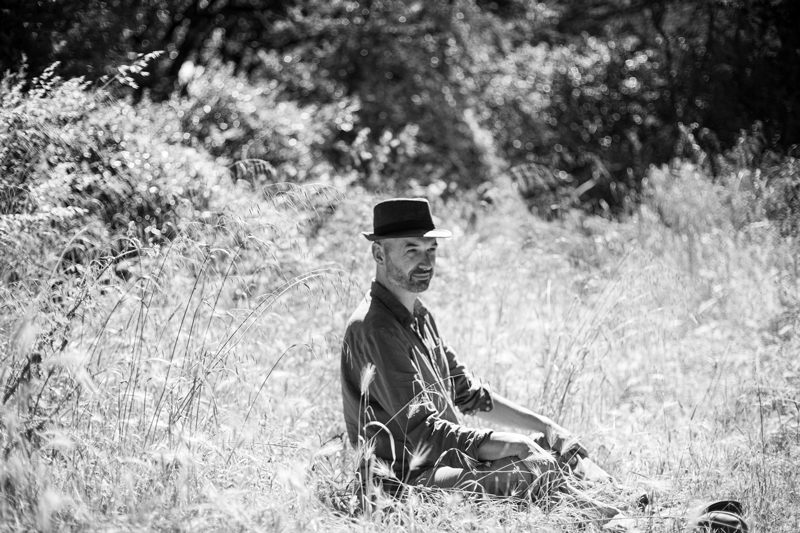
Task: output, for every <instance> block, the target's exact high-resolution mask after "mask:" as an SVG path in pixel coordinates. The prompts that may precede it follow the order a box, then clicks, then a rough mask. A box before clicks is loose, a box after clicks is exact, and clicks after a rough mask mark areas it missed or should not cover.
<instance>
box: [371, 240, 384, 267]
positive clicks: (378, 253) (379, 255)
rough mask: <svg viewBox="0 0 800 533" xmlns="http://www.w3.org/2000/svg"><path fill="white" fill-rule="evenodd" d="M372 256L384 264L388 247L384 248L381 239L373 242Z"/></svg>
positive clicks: (377, 261)
mask: <svg viewBox="0 0 800 533" xmlns="http://www.w3.org/2000/svg"><path fill="white" fill-rule="evenodd" d="M372 258H373V259H374V260H375V262H376V263H378V264H379V265H382V264H383V263H384V261H386V249H384V247H383V244H382V243H381V242H380V241H374V242H373V243H372Z"/></svg>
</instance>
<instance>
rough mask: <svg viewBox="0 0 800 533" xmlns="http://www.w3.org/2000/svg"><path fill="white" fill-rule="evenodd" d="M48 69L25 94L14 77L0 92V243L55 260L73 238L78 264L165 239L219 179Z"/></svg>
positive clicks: (130, 113)
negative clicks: (55, 253)
mask: <svg viewBox="0 0 800 533" xmlns="http://www.w3.org/2000/svg"><path fill="white" fill-rule="evenodd" d="M54 70H55V65H54V67H53V68H51V69H49V70H48V71H47V72H45V73H44V74H43V75H42V76H41V77H38V78H34V79H33V80H31V82H30V85H29V86H27V82H26V80H25V76H24V73H19V74H16V75H11V76H6V77H5V78H4V79H3V81H2V83H1V84H0V139H1V140H2V142H1V143H0V171H1V172H2V177H0V187H1V192H0V238H2V240H3V242H4V244H5V245H6V246H12V248H13V247H14V246H17V245H18V246H19V247H20V248H19V250H20V253H23V252H22V251H21V250H27V251H26V252H24V253H33V254H34V255H40V254H41V253H43V252H44V251H46V250H49V251H51V252H52V251H53V250H59V251H60V250H61V249H62V247H63V246H66V244H67V242H69V240H70V239H72V238H73V237H74V236H75V233H76V232H79V233H80V234H81V237H80V240H81V242H82V243H83V245H82V248H83V250H79V249H78V247H73V252H72V256H74V257H71V258H72V259H74V260H75V262H78V263H88V261H90V260H91V259H93V258H96V256H97V255H98V254H101V255H107V254H114V255H116V254H119V253H120V252H121V251H122V250H124V249H127V248H129V247H130V246H129V245H130V242H129V241H128V239H130V238H131V237H135V238H138V239H141V240H142V241H143V242H147V241H151V240H153V241H160V240H163V238H164V237H171V236H174V235H175V234H176V233H177V232H178V231H179V230H180V227H181V226H182V225H184V224H185V222H186V220H187V217H191V216H193V215H194V211H195V210H198V209H202V208H203V207H204V206H205V205H206V204H207V202H208V198H209V191H208V184H209V181H210V180H211V179H212V178H214V177H216V176H217V175H218V174H219V170H218V169H216V168H214V166H213V164H212V163H211V162H210V161H209V160H208V159H207V158H204V157H203V156H201V155H200V154H198V153H197V152H196V151H195V150H192V149H187V148H184V147H180V146H174V145H171V144H168V143H166V142H164V141H163V140H161V138H160V136H159V134H160V132H159V131H155V130H153V129H150V128H148V126H146V123H145V122H144V121H142V120H141V119H140V117H139V116H138V115H137V111H136V109H135V108H133V107H131V106H130V105H128V104H126V103H123V102H120V101H116V100H114V99H112V98H111V97H110V96H109V94H108V93H107V92H105V91H104V90H92V89H91V88H90V87H89V84H88V83H87V82H85V81H84V80H82V79H73V80H62V79H61V78H59V77H58V76H56V75H55V73H54ZM26 89H27V90H26ZM37 236H38V237H39V238H37ZM27 237H33V238H32V240H30V241H29V240H28V238H27ZM45 243H47V244H48V246H47V247H45V249H42V246H41V245H43V244H45ZM126 243H127V244H126ZM37 244H38V245H37ZM63 257H67V258H70V257H68V254H65V255H64V256H62V258H63ZM15 259H18V258H15V256H14V254H11V253H9V254H5V255H4V261H3V263H4V264H2V265H0V266H3V267H5V268H4V271H5V270H6V268H10V269H12V270H13V269H18V268H20V266H21V264H20V262H19V261H16V260H15ZM6 260H7V261H8V263H6ZM11 263H13V264H11Z"/></svg>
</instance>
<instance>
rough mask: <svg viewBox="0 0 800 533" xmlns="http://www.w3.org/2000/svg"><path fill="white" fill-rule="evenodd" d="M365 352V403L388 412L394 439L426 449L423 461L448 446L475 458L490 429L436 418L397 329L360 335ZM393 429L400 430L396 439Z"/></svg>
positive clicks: (412, 448)
mask: <svg viewBox="0 0 800 533" xmlns="http://www.w3.org/2000/svg"><path fill="white" fill-rule="evenodd" d="M363 342H364V344H365V345H364V346H363V348H364V349H365V350H364V351H365V352H366V353H368V354H370V358H371V359H372V362H373V363H374V364H375V376H374V378H373V382H372V383H371V384H370V386H369V394H370V396H371V398H370V402H372V401H377V402H378V403H379V404H380V405H381V406H382V407H383V409H384V410H385V411H386V412H387V413H393V415H392V420H391V421H390V424H388V426H389V429H390V430H391V431H392V433H393V438H394V439H395V441H398V440H402V441H403V445H404V446H405V447H406V449H407V450H408V451H410V452H411V453H419V451H420V450H426V458H425V462H426V463H427V462H433V461H435V460H436V459H437V458H438V457H439V456H441V455H442V453H444V452H445V451H447V450H450V449H458V450H461V451H462V452H464V453H466V454H467V455H469V456H470V457H473V458H475V459H477V456H478V447H479V446H480V445H481V444H482V443H483V441H484V440H485V439H486V438H487V437H488V436H489V435H490V433H491V432H490V431H487V430H477V429H470V428H467V427H464V426H462V425H460V424H457V423H453V422H450V421H448V420H443V419H442V418H440V417H439V416H438V411H437V409H436V404H437V403H439V402H437V401H435V398H434V395H435V394H438V391H436V390H431V389H427V388H426V387H425V384H424V382H423V381H422V379H421V377H420V373H419V369H418V368H417V366H416V364H415V362H414V359H413V355H412V354H413V348H412V346H411V345H410V343H409V342H408V341H407V340H406V339H405V338H403V336H402V335H401V334H400V332H397V331H394V330H393V329H391V328H376V329H374V330H372V331H370V332H368V333H366V334H365V336H364V339H363ZM395 432H400V433H402V437H401V438H400V439H398V436H397V435H396V434H394V433H395Z"/></svg>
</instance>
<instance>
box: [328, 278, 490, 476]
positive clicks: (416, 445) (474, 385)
mask: <svg viewBox="0 0 800 533" xmlns="http://www.w3.org/2000/svg"><path fill="white" fill-rule="evenodd" d="M369 364H372V365H374V376H373V378H372V380H371V381H370V382H369V386H368V388H367V389H366V390H365V391H364V392H365V393H364V394H362V385H361V381H362V372H363V371H364V369H365V367H368V366H369ZM341 369H342V400H343V403H344V419H345V423H346V425H347V435H348V437H349V439H350V442H351V444H353V446H358V444H359V440H362V441H364V442H366V443H374V447H375V452H374V453H375V455H376V456H377V457H379V458H380V459H382V460H384V461H386V463H388V464H390V465H391V467H392V469H393V470H394V472H395V475H397V476H398V478H400V479H401V480H407V479H408V478H409V474H410V475H411V476H414V475H418V474H419V473H421V472H422V471H424V470H425V469H427V468H430V467H431V466H432V465H433V464H434V463H435V462H436V459H438V458H439V456H441V455H442V454H443V453H444V452H446V451H447V450H451V449H457V450H460V451H462V452H464V453H466V454H467V455H469V456H470V457H472V458H474V459H477V450H478V447H479V446H480V445H481V444H482V443H483V441H484V440H485V439H486V438H487V437H488V436H489V435H490V433H491V431H489V430H479V429H470V428H468V427H465V426H463V425H461V423H460V422H459V420H458V415H457V414H456V410H455V408H456V407H458V408H459V409H460V410H461V412H462V413H465V414H469V413H472V412H474V411H477V410H482V411H490V410H491V409H492V406H493V404H492V396H491V392H490V389H489V387H488V386H487V385H485V384H483V383H482V382H481V381H479V380H478V379H476V378H474V377H473V376H472V374H471V373H470V372H469V371H468V370H467V368H466V367H465V366H464V365H463V364H461V363H460V362H459V361H458V357H457V356H456V353H455V352H454V351H453V349H452V348H451V347H450V346H449V345H448V344H447V343H446V342H445V341H444V340H443V339H442V337H441V335H440V334H439V330H438V329H437V327H436V322H435V321H434V319H433V315H431V314H430V313H429V312H428V310H427V309H426V308H425V306H424V305H423V304H422V303H421V302H420V301H419V300H417V301H416V306H415V309H414V314H413V315H412V314H411V313H409V312H408V310H407V309H406V308H405V306H403V304H402V303H400V301H398V300H397V298H396V297H395V296H394V295H393V294H392V293H391V292H390V291H389V290H388V289H387V288H386V287H384V286H383V285H381V284H380V283H378V282H377V281H373V283H372V287H371V289H370V291H369V292H368V293H367V294H366V296H365V297H364V300H363V301H362V302H361V304H360V305H359V306H358V308H357V309H356V311H355V312H354V313H353V316H352V317H350V320H349V322H348V324H347V329H346V331H345V334H344V342H343V346H342V360H341ZM415 453H416V455H417V459H416V461H415V462H414V464H413V466H414V471H413V472H409V470H410V465H411V457H412V455H413V454H415Z"/></svg>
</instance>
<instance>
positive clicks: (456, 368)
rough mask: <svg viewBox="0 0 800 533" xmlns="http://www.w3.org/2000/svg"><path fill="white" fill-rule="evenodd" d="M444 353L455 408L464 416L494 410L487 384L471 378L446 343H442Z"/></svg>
mask: <svg viewBox="0 0 800 533" xmlns="http://www.w3.org/2000/svg"><path fill="white" fill-rule="evenodd" d="M444 353H445V356H446V357H447V366H448V367H449V369H450V380H451V381H452V384H453V395H454V396H455V400H454V403H455V404H456V407H458V409H459V410H460V411H461V412H462V413H464V414H465V415H471V414H474V413H475V412H476V411H491V410H492V409H494V400H493V399H492V390H491V388H490V387H489V384H488V383H485V382H484V381H483V380H481V379H478V378H476V377H475V376H473V375H472V372H470V371H469V370H468V369H467V367H466V366H465V365H464V364H462V363H461V362H460V361H459V360H458V355H457V354H456V352H455V350H453V348H452V347H451V346H450V345H449V344H447V343H444Z"/></svg>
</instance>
